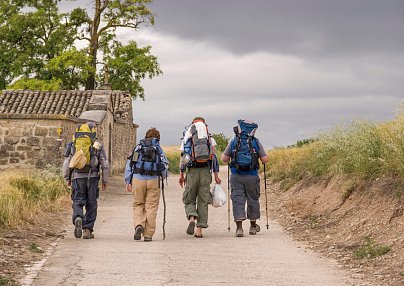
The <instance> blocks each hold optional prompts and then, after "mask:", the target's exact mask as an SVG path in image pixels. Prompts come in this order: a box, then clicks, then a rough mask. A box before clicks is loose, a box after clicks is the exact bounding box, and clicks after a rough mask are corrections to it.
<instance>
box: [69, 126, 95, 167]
mask: <svg viewBox="0 0 404 286" xmlns="http://www.w3.org/2000/svg"><path fill="white" fill-rule="evenodd" d="M95 138H96V132H95V128H94V127H90V126H89V124H88V123H85V124H82V125H80V126H78V127H77V128H76V131H75V133H74V135H73V146H74V155H73V157H72V158H71V160H70V164H69V167H70V168H74V169H77V170H83V171H86V172H87V171H89V170H90V168H89V167H90V161H91V153H92V146H93V143H94V141H95ZM87 169H88V170H87Z"/></svg>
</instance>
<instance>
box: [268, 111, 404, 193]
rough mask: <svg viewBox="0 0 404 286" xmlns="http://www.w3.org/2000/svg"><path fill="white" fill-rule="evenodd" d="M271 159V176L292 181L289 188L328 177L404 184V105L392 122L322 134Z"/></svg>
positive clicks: (275, 153) (363, 124)
mask: <svg viewBox="0 0 404 286" xmlns="http://www.w3.org/2000/svg"><path fill="white" fill-rule="evenodd" d="M269 157H270V161H269V174H270V176H271V177H272V179H273V180H275V181H282V180H284V179H286V178H288V180H289V182H288V184H287V185H290V184H291V183H293V182H297V181H299V180H301V179H303V178H304V177H306V176H312V177H313V176H324V175H326V176H328V175H352V176H355V177H358V178H364V179H376V178H380V177H382V176H392V177H394V178H396V179H397V180H398V181H404V105H403V106H402V108H401V110H400V111H399V112H398V113H397V115H396V117H395V118H394V119H393V120H391V121H389V122H385V123H381V124H375V123H373V122H370V121H355V122H353V123H351V124H350V125H347V126H338V127H336V128H334V129H333V130H332V131H330V132H326V133H322V134H319V135H318V137H317V138H315V140H313V141H312V142H310V143H308V144H304V145H302V147H292V148H276V149H274V150H272V151H271V152H270V154H269ZM346 195H347V196H349V192H347V194H346Z"/></svg>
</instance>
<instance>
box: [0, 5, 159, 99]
mask: <svg viewBox="0 0 404 286" xmlns="http://www.w3.org/2000/svg"><path fill="white" fill-rule="evenodd" d="M60 1H61V0H2V1H1V2H0V88H1V89H4V88H5V87H6V86H8V85H10V84H11V83H16V81H18V84H17V85H15V84H12V85H10V87H15V86H24V87H26V86H28V85H29V84H31V83H32V84H34V83H35V84H34V86H35V87H38V86H40V87H47V86H49V83H51V86H52V87H55V86H56V85H55V82H58V83H60V84H59V85H60V88H64V89H78V88H80V87H85V88H86V89H94V88H95V87H96V85H97V83H96V78H97V77H96V76H97V70H102V69H101V66H102V65H107V66H109V67H110V69H111V85H112V88H113V89H120V90H128V91H129V92H130V93H131V95H132V96H133V97H141V98H143V97H144V90H143V88H142V86H141V84H140V81H141V79H144V78H153V77H155V76H157V75H159V74H161V70H160V67H159V64H158V61H157V57H155V56H153V55H152V54H151V53H150V50H151V47H150V46H147V47H138V46H137V44H136V42H134V41H131V42H129V43H128V44H127V45H124V44H122V43H121V42H119V41H118V39H117V36H116V31H117V29H118V28H121V29H123V28H129V29H134V30H137V29H138V28H140V27H141V26H142V25H154V17H153V14H152V12H151V11H150V10H149V9H148V8H147V4H149V3H151V1H152V0H93V4H94V6H93V7H94V11H92V12H91V13H90V14H91V15H93V16H92V17H90V16H89V14H88V13H87V11H86V10H84V9H82V8H75V9H73V10H72V11H71V12H69V13H60V12H59V9H58V4H59V2H60ZM72 1H75V0H72ZM78 40H84V41H87V42H88V47H87V48H85V49H83V50H77V49H76V48H75V45H74V44H75V42H76V41H78ZM97 68H98V69H97ZM98 76H100V74H98ZM98 78H100V77H98ZM31 79H35V81H32V80H31ZM40 81H43V82H42V84H40Z"/></svg>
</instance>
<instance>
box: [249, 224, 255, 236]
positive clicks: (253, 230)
mask: <svg viewBox="0 0 404 286" xmlns="http://www.w3.org/2000/svg"><path fill="white" fill-rule="evenodd" d="M248 233H249V234H251V235H256V234H257V226H250V231H249V232H248Z"/></svg>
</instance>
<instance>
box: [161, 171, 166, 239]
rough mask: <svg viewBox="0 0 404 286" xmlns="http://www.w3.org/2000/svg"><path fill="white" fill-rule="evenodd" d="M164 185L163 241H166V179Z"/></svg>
mask: <svg viewBox="0 0 404 286" xmlns="http://www.w3.org/2000/svg"><path fill="white" fill-rule="evenodd" d="M161 181H162V184H161V194H162V195H163V206H164V212H163V240H165V239H166V228H165V226H166V197H165V194H164V179H163V178H162V180H161Z"/></svg>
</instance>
